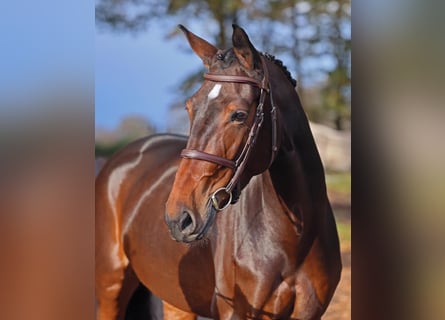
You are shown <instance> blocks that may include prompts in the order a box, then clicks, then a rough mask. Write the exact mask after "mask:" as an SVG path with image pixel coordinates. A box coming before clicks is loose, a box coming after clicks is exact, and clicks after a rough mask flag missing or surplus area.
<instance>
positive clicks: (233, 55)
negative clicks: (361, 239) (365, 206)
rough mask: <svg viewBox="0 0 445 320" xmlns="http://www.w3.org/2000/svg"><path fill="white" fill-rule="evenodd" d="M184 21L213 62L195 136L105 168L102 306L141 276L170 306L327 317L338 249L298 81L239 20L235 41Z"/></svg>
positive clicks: (189, 105) (132, 152) (100, 313)
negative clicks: (208, 37) (205, 35)
mask: <svg viewBox="0 0 445 320" xmlns="http://www.w3.org/2000/svg"><path fill="white" fill-rule="evenodd" d="M180 28H181V30H182V31H183V32H184V33H185V35H186V38H187V40H188V42H189V44H190V46H191V48H192V50H193V51H194V52H195V53H196V54H197V55H198V57H199V58H200V59H201V60H202V62H203V64H204V65H205V67H206V68H207V70H208V73H206V74H204V82H203V84H202V86H201V87H200V89H199V90H198V91H197V92H196V93H195V94H194V95H193V96H192V97H191V98H189V99H188V100H187V102H186V109H187V112H188V114H189V118H190V133H189V137H188V138H187V137H183V136H178V135H155V136H152V137H148V138H144V139H141V140H138V141H136V142H133V143H131V144H129V145H128V146H127V147H125V148H124V149H122V150H121V151H119V152H118V153H116V154H115V155H114V156H113V157H111V158H110V159H109V161H108V162H107V163H106V165H105V166H104V167H103V169H102V171H101V172H100V173H99V175H98V177H97V179H96V297H97V302H98V304H97V318H98V319H100V320H104V319H124V317H125V308H126V305H127V303H128V300H129V298H130V297H131V293H132V291H133V290H134V289H135V288H136V287H137V285H138V284H139V283H141V284H143V285H144V286H145V287H147V288H148V289H149V290H150V291H151V292H153V293H154V294H155V295H157V296H159V297H160V298H161V299H162V300H163V302H164V317H165V319H196V315H201V316H204V317H210V318H213V319H307V320H315V319H321V316H322V315H323V313H324V312H325V310H326V308H327V306H328V304H329V302H330V300H331V298H332V296H333V294H334V291H335V288H336V286H337V284H338V282H339V279H340V273H341V258H340V249H339V240H338V234H337V229H336V224H335V220H334V217H333V213H332V209H331V206H330V203H329V200H328V198H327V193H326V184H325V176H324V169H323V166H322V163H321V160H320V156H319V154H318V151H317V148H316V145H315V142H314V139H313V136H312V133H311V131H310V127H309V123H308V120H307V117H306V115H305V112H304V110H303V108H302V106H301V103H300V99H299V97H298V94H297V92H296V90H295V80H293V79H292V78H291V77H290V73H289V72H288V71H287V69H286V68H285V67H284V66H283V64H282V63H281V61H279V60H277V59H275V58H274V57H272V56H270V55H268V54H263V53H260V52H259V51H257V50H256V49H255V47H254V46H253V44H252V43H251V41H250V39H249V37H248V36H247V34H246V32H245V31H244V30H243V29H242V28H240V27H239V26H237V25H233V34H232V44H233V48H231V49H228V50H221V49H218V48H216V47H215V46H213V45H211V44H210V43H208V42H207V41H205V40H204V39H202V38H200V37H198V36H197V35H195V34H193V33H192V32H190V31H188V30H187V29H186V28H185V27H183V26H180ZM174 240H176V241H174Z"/></svg>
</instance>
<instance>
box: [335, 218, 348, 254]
mask: <svg viewBox="0 0 445 320" xmlns="http://www.w3.org/2000/svg"><path fill="white" fill-rule="evenodd" d="M337 231H338V236H339V238H340V246H341V249H342V251H345V250H351V224H350V223H346V222H337Z"/></svg>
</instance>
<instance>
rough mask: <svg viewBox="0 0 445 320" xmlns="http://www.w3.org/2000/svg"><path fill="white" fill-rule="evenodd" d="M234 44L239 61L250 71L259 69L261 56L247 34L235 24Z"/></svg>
mask: <svg viewBox="0 0 445 320" xmlns="http://www.w3.org/2000/svg"><path fill="white" fill-rule="evenodd" d="M232 27H233V34H232V43H233V51H234V52H235V55H236V57H237V58H238V61H239V62H240V63H241V64H242V65H243V66H244V67H245V68H246V69H248V70H253V69H255V68H256V67H258V65H259V62H260V59H261V58H260V54H259V53H258V51H257V50H256V49H255V47H254V46H253V44H252V43H251V42H250V40H249V37H248V36H247V33H246V32H245V31H244V30H243V29H242V28H241V27H239V26H238V25H236V24H233V25H232Z"/></svg>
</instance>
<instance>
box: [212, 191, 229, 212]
mask: <svg viewBox="0 0 445 320" xmlns="http://www.w3.org/2000/svg"><path fill="white" fill-rule="evenodd" d="M220 192H225V193H226V194H228V195H229V199H228V200H227V203H226V204H225V205H223V206H222V207H220V206H219V203H218V199H217V198H216V195H217V194H218V193H220ZM210 199H212V204H213V207H214V208H215V209H216V210H217V211H221V210H224V209H225V208H227V207H228V206H229V205H230V203H231V202H232V192H229V191H227V189H226V188H219V189H218V190H216V191H215V192H213V194H212V195H211V196H210Z"/></svg>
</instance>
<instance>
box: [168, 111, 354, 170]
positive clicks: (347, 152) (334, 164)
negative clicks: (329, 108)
mask: <svg viewBox="0 0 445 320" xmlns="http://www.w3.org/2000/svg"><path fill="white" fill-rule="evenodd" d="M170 117H171V118H170V119H171V120H170V123H169V125H168V129H167V131H168V132H171V133H178V134H188V131H189V121H188V117H187V115H186V113H185V111H184V109H183V108H174V109H173V110H172V112H171V113H170ZM310 126H311V130H312V133H313V135H314V138H315V143H316V144H317V147H318V151H319V152H320V156H321V161H322V162H323V165H324V167H325V169H326V170H329V171H349V170H351V131H337V130H334V129H332V128H329V127H327V126H324V125H321V124H317V123H313V122H311V123H310Z"/></svg>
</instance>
